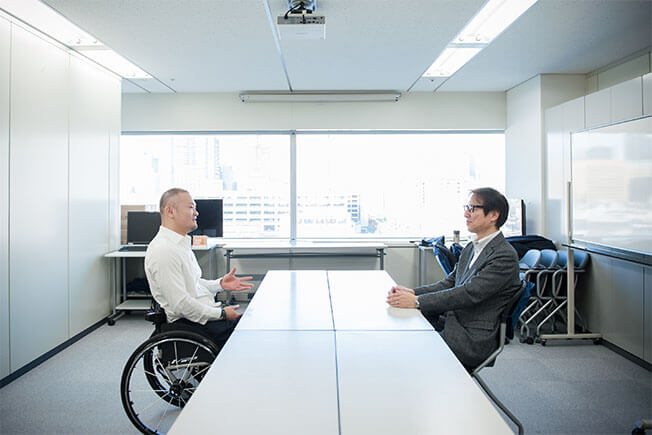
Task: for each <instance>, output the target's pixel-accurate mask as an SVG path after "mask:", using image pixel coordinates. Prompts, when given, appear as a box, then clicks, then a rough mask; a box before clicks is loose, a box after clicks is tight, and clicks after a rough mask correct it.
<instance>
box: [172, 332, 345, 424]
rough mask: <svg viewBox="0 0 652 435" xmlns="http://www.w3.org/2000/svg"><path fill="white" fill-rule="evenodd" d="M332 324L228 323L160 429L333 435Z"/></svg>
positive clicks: (335, 396)
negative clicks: (266, 327) (218, 346)
mask: <svg viewBox="0 0 652 435" xmlns="http://www.w3.org/2000/svg"><path fill="white" fill-rule="evenodd" d="M334 355H335V339H334V332H333V331H242V330H236V331H235V332H234V333H233V334H232V336H231V338H230V339H229V341H228V342H227V344H226V345H225V347H224V348H223V350H222V352H220V354H219V355H218V357H217V359H216V360H215V362H214V364H213V367H212V368H211V370H210V371H209V372H208V373H207V375H206V377H205V378H204V380H203V381H202V383H201V384H200V385H199V388H198V389H197V391H196V392H195V393H194V394H193V396H192V398H191V399H190V401H189V403H188V404H187V405H186V407H185V408H184V409H183V412H181V413H180V414H179V416H178V418H177V420H176V422H175V423H174V425H173V426H172V428H171V429H170V431H169V432H168V434H169V435H187V434H202V435H203V434H220V435H223V434H228V435H238V434H251V435H254V434H278V435H293V434H296V435H306V434H314V435H321V434H324V435H326V434H328V435H337V434H338V417H337V414H338V408H337V382H336V378H335V376H336V375H335V373H336V370H335V357H334Z"/></svg>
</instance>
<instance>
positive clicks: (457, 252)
mask: <svg viewBox="0 0 652 435" xmlns="http://www.w3.org/2000/svg"><path fill="white" fill-rule="evenodd" d="M463 250H464V247H463V246H462V245H460V244H459V243H453V244H451V247H450V251H451V252H452V253H453V255H454V256H455V258H456V259H457V261H460V256H461V255H462V251H463Z"/></svg>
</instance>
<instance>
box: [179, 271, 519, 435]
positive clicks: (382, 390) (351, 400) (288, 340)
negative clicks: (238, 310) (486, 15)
mask: <svg viewBox="0 0 652 435" xmlns="http://www.w3.org/2000/svg"><path fill="white" fill-rule="evenodd" d="M393 284H394V281H393V280H392V279H391V277H389V275H388V274H387V273H386V272H384V271H356V272H351V271H328V272H325V271H273V272H269V273H268V274H267V276H266V277H265V280H264V281H263V283H262V284H261V289H262V291H260V290H259V292H257V293H256V295H255V296H254V298H253V299H252V302H251V305H250V307H251V308H253V310H252V311H251V312H249V309H250V308H248V309H247V312H245V315H244V316H243V317H242V319H241V320H240V322H239V324H238V327H237V328H236V330H235V331H234V333H233V334H232V335H231V338H229V341H228V342H227V344H226V345H225V347H224V348H223V349H222V351H221V352H220V354H219V355H218V357H217V359H216V360H215V362H214V363H213V365H212V367H211V369H210V371H209V372H208V374H207V375H206V377H205V378H204V380H203V381H202V383H201V384H200V386H199V388H198V389H197V391H196V392H195V394H194V395H193V396H192V398H191V399H190V401H189V403H188V404H187V405H186V407H185V408H184V409H183V411H182V412H181V413H180V414H179V416H178V418H177V420H176V421H175V423H174V425H173V426H172V428H171V429H170V431H169V432H168V433H169V434H172V435H175V434H176V435H184V434H187V433H202V434H213V433H214V434H218V433H219V434H223V433H227V434H252V435H253V434H259V433H269V434H284V435H285V434H308V433H309V434H330V435H340V434H351V435H358V434H374V435H376V434H380V435H385V434H386V435H395V434H434V433H441V434H448V433H482V434H510V433H512V431H511V430H510V428H509V426H508V425H507V424H506V423H505V421H504V420H503V418H502V417H501V416H500V414H499V413H498V411H497V410H496V408H494V406H493V405H492V403H491V402H490V401H489V399H487V398H486V396H485V395H484V393H483V392H482V390H481V389H480V387H478V386H477V385H476V384H475V382H474V381H473V380H472V378H471V377H470V376H469V374H468V373H467V372H466V370H465V369H464V368H463V367H462V365H461V364H460V363H459V362H458V361H457V359H456V358H455V356H454V355H453V353H452V352H451V351H450V349H449V348H448V346H447V345H446V344H445V343H444V341H443V340H442V338H441V337H440V336H439V334H437V333H436V332H435V331H434V330H433V329H432V327H431V326H430V324H429V323H428V321H427V320H426V319H425V318H424V317H423V316H422V315H421V313H420V312H419V311H418V310H410V309H404V310H398V309H394V308H391V307H389V306H388V305H387V304H386V303H385V298H386V294H387V291H388V290H389V288H390V287H391V286H392V285H393ZM275 295H278V297H275ZM259 298H260V299H259ZM354 308H357V311H356V310H355V309H354ZM327 314H330V315H331V320H330V322H331V323H330V326H329V324H328V319H327ZM356 318H357V320H356Z"/></svg>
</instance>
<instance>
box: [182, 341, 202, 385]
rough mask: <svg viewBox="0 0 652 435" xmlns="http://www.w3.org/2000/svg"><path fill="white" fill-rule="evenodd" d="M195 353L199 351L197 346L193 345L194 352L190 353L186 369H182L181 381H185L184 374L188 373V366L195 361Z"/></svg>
mask: <svg viewBox="0 0 652 435" xmlns="http://www.w3.org/2000/svg"><path fill="white" fill-rule="evenodd" d="M197 351H199V346H198V345H195V351H194V352H193V353H192V357H190V359H189V361H188V364H186V367H185V368H184V372H183V376H181V379H187V378H186V374H187V373H188V367H190V364H192V362H193V361H194V360H195V356H197Z"/></svg>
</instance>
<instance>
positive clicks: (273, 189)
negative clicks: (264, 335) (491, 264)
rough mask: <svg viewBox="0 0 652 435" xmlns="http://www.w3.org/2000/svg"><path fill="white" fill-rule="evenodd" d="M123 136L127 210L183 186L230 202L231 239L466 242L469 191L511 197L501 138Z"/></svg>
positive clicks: (228, 229)
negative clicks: (486, 189)
mask: <svg viewBox="0 0 652 435" xmlns="http://www.w3.org/2000/svg"><path fill="white" fill-rule="evenodd" d="M295 137H296V167H295V168H294V172H295V173H296V186H295V189H294V191H296V214H295V215H294V214H293V213H292V209H291V198H290V192H291V191H292V189H291V187H292V186H291V183H292V179H291V173H292V168H291V165H292V158H291V154H292V153H291V148H292V147H293V146H294V145H292V139H291V134H290V133H289V132H287V133H273V134H263V133H261V134H248V133H247V134H245V133H242V134H135V135H130V134H125V135H123V136H122V138H121V151H120V153H121V154H120V160H121V166H120V171H121V173H120V180H121V181H120V184H121V190H120V195H121V204H122V205H131V206H133V205H145V206H147V207H149V208H156V203H157V202H158V198H159V197H160V194H161V193H162V192H163V191H165V190H166V189H168V188H170V187H173V186H178V187H183V188H186V189H188V190H189V191H190V192H191V193H192V194H193V196H194V197H195V198H223V199H224V236H225V237H232V238H237V237H245V238H246V237H251V238H257V237H262V238H265V237H269V238H288V237H290V236H291V234H290V233H291V223H292V219H294V220H295V222H296V236H297V238H415V237H423V236H435V235H442V234H446V235H452V233H453V230H461V232H462V236H464V235H465V234H466V227H465V225H464V219H463V215H462V209H461V205H462V204H464V203H465V202H466V200H467V197H468V192H469V190H470V189H472V188H474V187H478V186H493V187H495V188H496V189H498V190H500V191H504V185H505V175H504V174H505V163H504V162H505V155H504V153H505V151H504V150H505V144H504V141H505V138H504V134H502V133H495V132H491V133H459V132H457V133H456V132H423V133H422V132H405V133H402V132H368V133H367V132H365V133H361V132H352V133H351V132H348V133H347V132H296V136H295Z"/></svg>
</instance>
